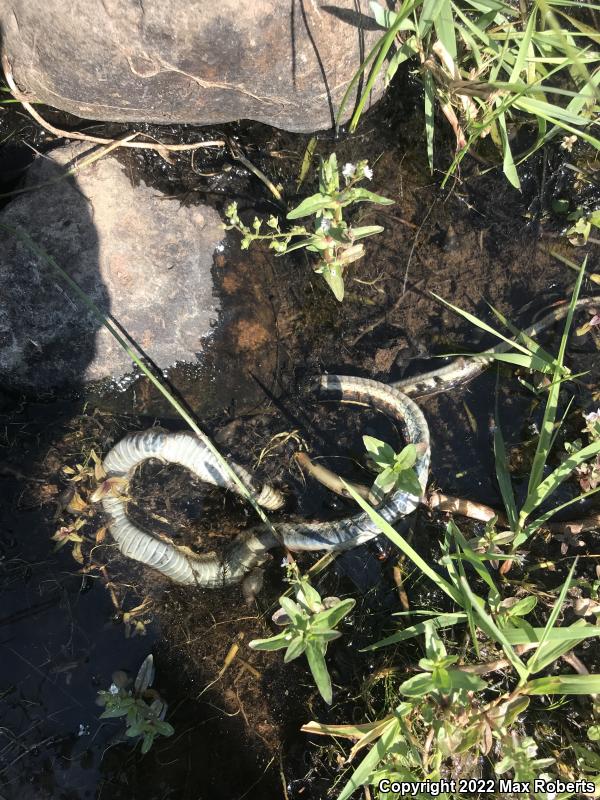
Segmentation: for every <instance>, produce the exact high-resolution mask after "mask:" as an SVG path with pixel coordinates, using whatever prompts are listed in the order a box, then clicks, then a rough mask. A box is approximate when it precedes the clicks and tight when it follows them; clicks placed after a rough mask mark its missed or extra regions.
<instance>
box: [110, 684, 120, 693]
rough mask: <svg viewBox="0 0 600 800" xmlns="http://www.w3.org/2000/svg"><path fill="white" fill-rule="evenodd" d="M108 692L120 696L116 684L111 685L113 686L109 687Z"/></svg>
mask: <svg viewBox="0 0 600 800" xmlns="http://www.w3.org/2000/svg"><path fill="white" fill-rule="evenodd" d="M108 691H109V692H110V693H111V694H119V687H118V686H117V684H116V683H111V685H110V686H109V687H108Z"/></svg>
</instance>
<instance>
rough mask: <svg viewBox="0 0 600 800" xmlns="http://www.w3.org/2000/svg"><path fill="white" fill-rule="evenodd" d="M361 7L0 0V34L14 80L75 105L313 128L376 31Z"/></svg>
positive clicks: (78, 109) (111, 115)
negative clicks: (248, 120) (247, 120)
mask: <svg viewBox="0 0 600 800" xmlns="http://www.w3.org/2000/svg"><path fill="white" fill-rule="evenodd" d="M360 8H362V12H363V13H360V11H358V9H360ZM368 14H370V10H369V8H368V3H367V2H366V0H359V2H357V1H356V0H325V1H324V2H323V0H289V2H282V0H253V2H249V3H244V2H240V0H219V2H215V0H43V2H40V0H0V31H1V36H0V39H1V47H2V51H3V53H5V54H6V55H7V56H8V58H9V60H10V63H11V65H12V70H13V73H14V75H15V78H16V81H17V84H18V85H19V87H20V88H21V89H22V90H23V91H25V92H27V93H29V94H31V95H32V97H35V98H37V99H38V100H40V101H42V102H43V103H46V104H48V105H51V106H55V107H56V108H60V109H62V110H64V111H69V112H71V113H72V114H77V115H78V116H81V117H86V118H90V119H100V120H114V121H117V122H141V121H147V122H156V123H166V122H177V123H183V122H189V123H195V124H199V125H207V124H218V123H222V122H227V121H231V120H237V119H253V120H258V121H260V122H266V123H268V124H269V125H274V126H276V127H279V128H285V129H287V130H291V131H316V130H321V129H324V128H330V127H331V126H332V124H333V116H334V114H335V113H336V112H337V109H338V107H339V104H340V101H341V98H342V96H343V94H344V91H345V90H346V87H347V86H348V83H349V82H350V80H351V79H352V76H353V75H354V73H355V72H356V70H357V68H358V67H359V66H360V64H361V59H363V58H364V54H365V53H368V51H369V50H370V49H371V47H372V46H373V44H374V42H375V41H376V39H377V37H379V36H380V35H381V30H377V28H376V26H375V25H374V23H373V20H372V19H369V17H368V16H367V15H368ZM380 94H381V83H378V84H377V86H376V89H375V91H374V93H373V95H372V98H371V99H372V100H373V101H374V100H377V99H378V97H379V96H380ZM351 111H352V98H351V99H350V102H349V103H348V106H347V113H346V117H347V116H348V114H350V113H351Z"/></svg>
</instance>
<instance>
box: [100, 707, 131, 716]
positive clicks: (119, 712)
mask: <svg viewBox="0 0 600 800" xmlns="http://www.w3.org/2000/svg"><path fill="white" fill-rule="evenodd" d="M128 712H129V708H123V706H119V707H117V708H107V709H106V710H105V711H103V712H102V713H101V714H100V719H114V718H116V717H124V716H126V714H127V713H128Z"/></svg>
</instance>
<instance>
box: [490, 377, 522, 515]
mask: <svg viewBox="0 0 600 800" xmlns="http://www.w3.org/2000/svg"><path fill="white" fill-rule="evenodd" d="M494 463H495V465H496V478H497V479H498V486H499V487H500V494H501V495H502V501H503V502H504V508H505V509H506V516H507V518H508V524H509V527H510V529H511V530H512V531H514V530H516V528H517V520H518V511H517V504H516V501H515V493H514V491H513V486H512V480H511V477H510V472H509V469H508V457H507V455H506V447H505V446H504V436H503V435H502V428H501V427H500V419H499V411H498V389H497V386H496V424H495V427H494Z"/></svg>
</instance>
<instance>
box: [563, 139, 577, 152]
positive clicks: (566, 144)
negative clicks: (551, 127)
mask: <svg viewBox="0 0 600 800" xmlns="http://www.w3.org/2000/svg"><path fill="white" fill-rule="evenodd" d="M576 141H577V137H576V136H563V138H562V142H561V143H560V149H561V150H566V151H567V152H568V153H570V152H571V151H572V150H573V145H574V144H575V142H576Z"/></svg>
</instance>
